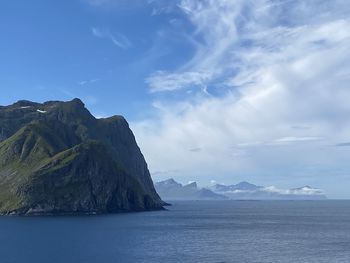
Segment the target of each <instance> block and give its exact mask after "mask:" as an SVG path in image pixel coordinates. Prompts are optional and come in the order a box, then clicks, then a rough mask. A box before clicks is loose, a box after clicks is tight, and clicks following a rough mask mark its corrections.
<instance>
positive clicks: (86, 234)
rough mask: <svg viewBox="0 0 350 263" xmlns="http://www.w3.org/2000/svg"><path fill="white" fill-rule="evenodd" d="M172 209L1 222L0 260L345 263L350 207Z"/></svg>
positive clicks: (192, 205) (189, 205) (300, 204)
mask: <svg viewBox="0 0 350 263" xmlns="http://www.w3.org/2000/svg"><path fill="white" fill-rule="evenodd" d="M173 204H174V205H173V206H172V207H169V211H163V212H148V213H135V214H119V215H107V216H85V217H83V216H82V217H28V218H21V217H0V262H1V263H9V262H15V263H17V262H21V263H22V262H35V263H40V262H45V263H46V262H51V263H52V262H53V263H56V262H64V263H70V262H74V263H77V262H83V263H89V262H98V263H105V262H106V263H109V262H120V263H123V262H147V263H149V262H156V263H158V262H159V263H160V262H161V263H166V262H237V263H244V262H249V263H250V262H257V263H265V262H271V263H275V262H283V263H286V262H288V263H289V262H293V263H294V262H307V263H313V262H315V263H316V262H317V263H322V262H325V263H333V262H334V263H338V262H339V263H340V262H344V263H349V262H350V201H305V202H304V201H297V202H289V201H260V202H259V201H256V202H255V201H254V202H253V201H252V202H248V201H247V202H243V201H241V202H240V201H218V202H217V201H212V202H204V201H203V202H202V201H198V202H195V201H193V202H175V203H173Z"/></svg>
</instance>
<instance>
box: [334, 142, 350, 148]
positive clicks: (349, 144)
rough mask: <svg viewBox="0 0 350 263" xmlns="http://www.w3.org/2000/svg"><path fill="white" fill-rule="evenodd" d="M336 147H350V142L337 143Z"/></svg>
mask: <svg viewBox="0 0 350 263" xmlns="http://www.w3.org/2000/svg"><path fill="white" fill-rule="evenodd" d="M335 146H337V147H350V142H342V143H337V144H336V145H335Z"/></svg>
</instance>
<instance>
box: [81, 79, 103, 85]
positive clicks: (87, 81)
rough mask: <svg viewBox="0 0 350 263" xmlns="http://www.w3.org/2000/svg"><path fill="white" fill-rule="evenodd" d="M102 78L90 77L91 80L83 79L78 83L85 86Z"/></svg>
mask: <svg viewBox="0 0 350 263" xmlns="http://www.w3.org/2000/svg"><path fill="white" fill-rule="evenodd" d="M99 80H100V79H89V80H82V81H79V82H78V84H79V85H80V86H85V85H87V84H92V83H95V82H97V81H99Z"/></svg>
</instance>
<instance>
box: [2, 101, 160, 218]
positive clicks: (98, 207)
mask: <svg viewBox="0 0 350 263" xmlns="http://www.w3.org/2000/svg"><path fill="white" fill-rule="evenodd" d="M0 135H1V137H0V213H1V214H69V213H72V214H74V213H112V212H123V211H145V210H156V209H162V205H163V204H164V203H163V202H162V201H161V199H160V198H159V196H158V194H157V193H156V191H155V190H154V187H153V183H152V180H151V177H150V174H149V171H148V168H147V164H146V162H145V160H144V157H143V155H142V153H141V151H140V149H139V147H138V146H137V144H136V141H135V138H134V136H133V134H132V131H131V130H130V129H129V126H128V124H127V122H126V121H125V119H124V118H123V117H121V116H114V117H111V118H107V119H95V118H94V117H93V116H92V115H91V114H90V113H89V112H88V110H87V109H86V108H85V107H84V104H83V103H82V102H81V101H80V100H78V99H75V100H73V101H70V102H46V103H44V104H38V103H32V102H27V101H20V102H17V103H15V104H13V105H11V106H7V107H0Z"/></svg>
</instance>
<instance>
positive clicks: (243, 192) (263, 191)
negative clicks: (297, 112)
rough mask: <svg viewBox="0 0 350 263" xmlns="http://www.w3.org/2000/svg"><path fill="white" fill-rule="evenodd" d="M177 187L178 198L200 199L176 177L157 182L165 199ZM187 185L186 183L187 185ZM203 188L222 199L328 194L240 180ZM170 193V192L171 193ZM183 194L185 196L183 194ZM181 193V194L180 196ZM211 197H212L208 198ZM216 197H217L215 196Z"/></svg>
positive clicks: (319, 196)
mask: <svg viewBox="0 0 350 263" xmlns="http://www.w3.org/2000/svg"><path fill="white" fill-rule="evenodd" d="M191 184H193V185H196V186H197V184H196V182H191ZM164 185H167V187H164ZM175 186H176V187H177V191H175V193H176V194H177V196H176V198H175V199H177V200H197V199H198V200H199V198H197V197H196V196H191V195H186V193H184V192H183V191H182V192H181V191H178V190H179V189H180V190H181V187H182V188H184V186H182V184H180V183H178V182H176V181H175V180H174V179H172V178H171V179H168V180H165V181H161V182H157V183H155V187H156V189H157V191H158V193H159V194H160V196H161V197H162V198H164V199H168V200H171V199H174V198H171V197H173V196H171V194H172V191H174V187H175ZM185 186H186V185H185ZM198 189H199V188H198ZM201 189H205V190H208V191H210V192H211V193H213V194H217V195H220V196H222V197H223V198H222V199H225V198H226V199H232V200H323V199H327V197H326V195H325V194H324V193H323V192H322V190H320V189H318V188H312V187H310V186H303V187H298V188H291V189H278V188H276V187H274V186H269V187H265V186H259V185H255V184H251V183H248V182H245V181H243V182H239V183H237V184H232V185H224V184H212V185H210V186H207V187H203V188H201ZM169 193H170V194H169ZM181 194H183V196H181ZM179 195H180V196H179ZM207 199H210V198H207ZM213 199H215V198H213Z"/></svg>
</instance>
